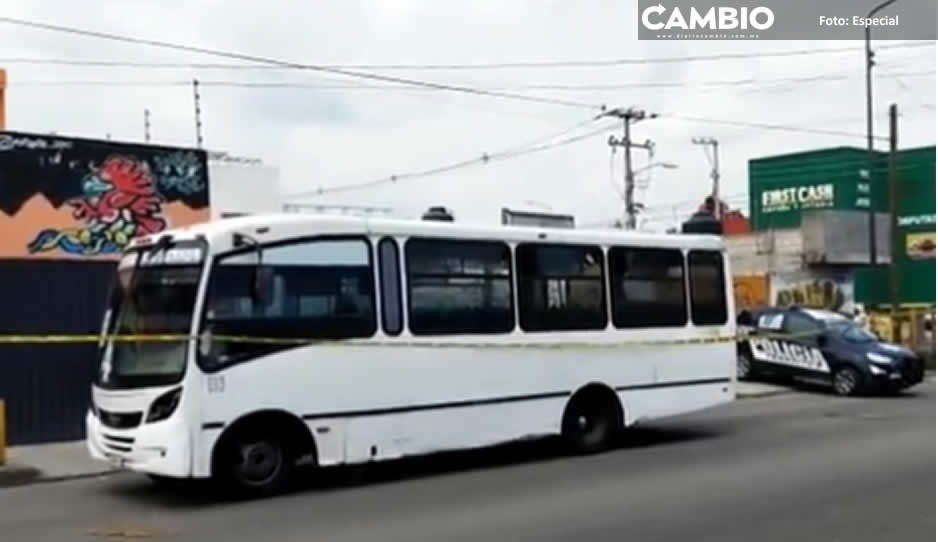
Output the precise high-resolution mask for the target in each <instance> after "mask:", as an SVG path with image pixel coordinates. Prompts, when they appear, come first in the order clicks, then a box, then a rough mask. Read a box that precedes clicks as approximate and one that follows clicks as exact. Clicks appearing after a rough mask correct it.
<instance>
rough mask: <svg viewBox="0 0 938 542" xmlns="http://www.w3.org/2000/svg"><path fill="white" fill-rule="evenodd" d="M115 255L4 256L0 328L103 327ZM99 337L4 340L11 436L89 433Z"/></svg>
mask: <svg viewBox="0 0 938 542" xmlns="http://www.w3.org/2000/svg"><path fill="white" fill-rule="evenodd" d="M113 269H114V264H113V262H68V261H62V260H59V261H50V260H47V261H37V260H32V261H29V260H6V261H2V262H0V299H2V300H3V301H2V309H3V310H2V311H0V332H2V333H4V334H7V333H24V334H43V333H63V332H64V333H96V332H97V331H98V327H99V326H100V322H101V317H102V315H103V312H104V304H105V302H106V297H107V290H108V288H109V287H110V283H111V281H112V280H113V272H114V271H113ZM95 358H96V345H94V344H68V345H66V344H61V345H56V344H48V345H38V344H28V345H25V344H24V345H13V344H7V345H2V344H0V398H3V399H4V400H5V402H6V411H7V412H6V416H7V441H8V443H9V444H12V445H16V444H35V443H41V442H55V441H62V440H72V439H80V438H83V437H84V429H85V428H84V415H85V412H86V411H87V408H88V404H89V399H90V393H91V380H92V378H93V377H94V372H95V365H96V359H95Z"/></svg>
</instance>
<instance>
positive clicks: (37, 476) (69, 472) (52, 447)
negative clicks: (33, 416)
mask: <svg viewBox="0 0 938 542" xmlns="http://www.w3.org/2000/svg"><path fill="white" fill-rule="evenodd" d="M113 470H114V469H113V468H112V467H111V466H110V465H108V464H107V463H104V462H99V461H95V460H93V459H91V458H90V457H89V456H88V450H87V449H86V448H85V442H84V441H83V440H80V441H75V442H60V443H54V444H36V445H33V446H14V447H12V448H8V449H7V464H6V465H5V466H2V467H0V487H5V486H15V485H22V484H28V483H30V482H35V481H53V480H62V479H67V478H78V477H85V476H96V475H100V474H105V473H108V472H111V471H113Z"/></svg>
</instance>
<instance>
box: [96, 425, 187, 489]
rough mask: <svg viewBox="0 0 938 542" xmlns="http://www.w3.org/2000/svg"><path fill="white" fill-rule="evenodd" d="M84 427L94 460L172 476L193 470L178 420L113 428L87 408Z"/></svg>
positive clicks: (185, 474)
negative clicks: (132, 427)
mask: <svg viewBox="0 0 938 542" xmlns="http://www.w3.org/2000/svg"><path fill="white" fill-rule="evenodd" d="M85 429H86V434H87V435H88V436H87V440H86V442H87V447H88V453H89V454H90V455H91V457H92V458H93V459H96V460H98V461H106V462H108V463H110V464H111V465H112V466H114V467H115V468H118V469H126V470H130V471H135V472H141V473H146V474H155V475H160V476H168V477H172V478H188V477H189V476H190V475H191V473H192V469H191V465H192V461H191V455H192V454H191V447H190V445H189V438H188V433H187V432H186V431H185V430H184V428H183V427H182V426H180V425H178V424H177V423H173V422H172V421H169V420H167V421H165V422H159V423H155V424H152V425H146V424H145V425H141V426H138V427H136V428H134V429H129V430H122V429H113V428H110V427H107V426H105V425H103V424H102V423H101V422H100V420H99V419H98V418H97V417H96V416H95V415H94V412H92V411H90V410H89V411H88V413H87V415H86V416H85Z"/></svg>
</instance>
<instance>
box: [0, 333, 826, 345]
mask: <svg viewBox="0 0 938 542" xmlns="http://www.w3.org/2000/svg"><path fill="white" fill-rule="evenodd" d="M817 334H818V332H816V331H810V332H801V333H788V334H785V333H752V334H746V333H741V334H737V335H720V336H715V337H689V338H686V339H657V340H631V341H617V342H588V343H579V342H578V343H532V342H515V343H492V342H490V343H482V342H472V343H462V342H458V341H456V342H454V341H447V342H442V341H438V340H437V341H431V340H426V341H421V340H404V339H402V340H393V339H392V340H382V341H374V340H370V339H364V338H353V339H344V340H340V339H321V338H312V337H260V336H250V335H210V336H209V338H210V340H211V341H212V342H219V343H225V342H229V343H251V344H273V345H322V346H340V345H342V346H411V347H413V346H419V347H447V348H466V347H471V348H584V347H587V348H614V347H620V346H626V345H669V344H673V345H677V344H719V343H728V342H745V341H749V340H753V339H782V340H785V339H789V340H790V339H797V338H802V337H808V336H813V335H817ZM201 339H202V338H201V337H199V336H193V335H186V334H116V335H92V334H59V335H0V345H2V344H87V343H103V342H117V343H167V342H187V341H200V340H201Z"/></svg>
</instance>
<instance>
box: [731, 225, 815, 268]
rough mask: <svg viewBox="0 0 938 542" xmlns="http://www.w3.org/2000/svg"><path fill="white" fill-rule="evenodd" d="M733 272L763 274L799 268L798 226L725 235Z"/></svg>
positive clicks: (799, 241) (799, 243) (800, 242)
mask: <svg viewBox="0 0 938 542" xmlns="http://www.w3.org/2000/svg"><path fill="white" fill-rule="evenodd" d="M724 242H725V243H726V249H727V253H729V256H730V264H731V265H732V269H733V274H734V275H766V274H769V273H776V272H785V271H797V270H800V269H801V268H802V256H801V255H802V252H803V247H804V245H803V243H802V236H801V230H800V229H790V230H773V231H765V232H754V233H748V234H745V235H731V236H727V237H724Z"/></svg>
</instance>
